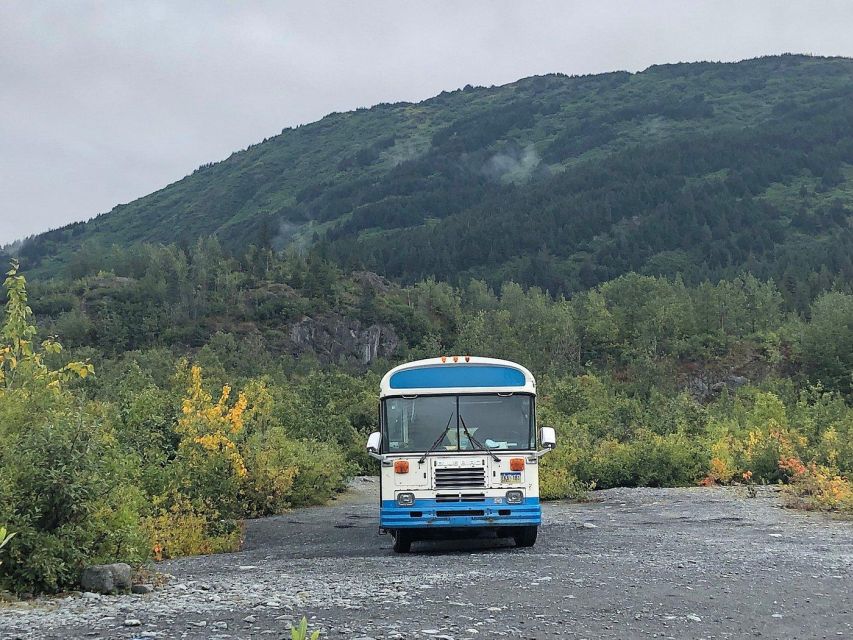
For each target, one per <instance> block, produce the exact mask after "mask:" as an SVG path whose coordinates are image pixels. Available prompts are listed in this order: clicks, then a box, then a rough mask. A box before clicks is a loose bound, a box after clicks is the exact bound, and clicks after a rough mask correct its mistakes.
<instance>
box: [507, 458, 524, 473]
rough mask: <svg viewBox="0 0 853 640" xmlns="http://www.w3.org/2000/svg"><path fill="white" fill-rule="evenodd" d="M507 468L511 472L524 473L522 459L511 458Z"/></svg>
mask: <svg viewBox="0 0 853 640" xmlns="http://www.w3.org/2000/svg"><path fill="white" fill-rule="evenodd" d="M509 468H510V470H512V471H524V458H511V459H510V461H509Z"/></svg>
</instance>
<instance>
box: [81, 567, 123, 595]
mask: <svg viewBox="0 0 853 640" xmlns="http://www.w3.org/2000/svg"><path fill="white" fill-rule="evenodd" d="M80 586H81V587H83V589H84V590H85V591H91V592H94V593H116V592H122V593H126V592H127V591H129V590H130V565H127V564H124V563H123V562H118V563H116V564H96V565H93V566H91V567H86V568H85V569H83V574H82V575H81V576H80Z"/></svg>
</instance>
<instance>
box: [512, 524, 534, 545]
mask: <svg viewBox="0 0 853 640" xmlns="http://www.w3.org/2000/svg"><path fill="white" fill-rule="evenodd" d="M538 531H539V527H537V526H535V525H534V526H532V527H519V528H518V530H517V531H516V532H515V534H514V535H513V536H512V537H513V538H515V546H516V547H532V546H533V545H534V544H536V533H537V532H538Z"/></svg>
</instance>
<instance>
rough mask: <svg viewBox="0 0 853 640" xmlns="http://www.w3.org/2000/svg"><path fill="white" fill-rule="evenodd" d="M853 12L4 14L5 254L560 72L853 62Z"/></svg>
mask: <svg viewBox="0 0 853 640" xmlns="http://www.w3.org/2000/svg"><path fill="white" fill-rule="evenodd" d="M851 24H853V3H850V2H847V1H846V0H839V1H834V2H831V1H823V2H809V3H780V2H775V1H772V2H771V1H759V2H749V3H745V2H740V1H737V2H735V1H704V2H683V1H678V2H675V1H666V2H664V1H660V2H651V1H648V2H636V1H627V0H626V1H622V2H613V1H611V2H606V1H599V2H565V1H541V2H530V3H519V2H511V1H506V0H505V1H500V2H491V1H469V2H464V3H462V2H455V1H443V2H431V3H420V4H415V3H401V2H397V1H396V0H394V1H392V0H388V1H375V0H362V1H360V2H358V3H355V2H317V1H312V2H287V3H282V2H278V1H275V2H273V1H270V2H239V3H237V2H234V3H231V2H200V1H199V2H189V1H186V2H172V1H162V2H154V1H150V2H145V3H141V2H130V1H127V2H118V1H103V2H70V3H66V2H59V1H57V2H32V0H6V1H4V2H3V3H0V243H2V242H8V241H11V240H13V239H15V238H19V237H22V236H24V235H28V234H31V233H35V232H39V231H43V230H46V229H47V228H50V227H56V226H60V225H62V224H65V223H67V222H70V221H72V220H79V219H86V218H89V217H91V216H93V215H96V214H98V213H101V212H104V211H108V210H109V209H111V208H112V207H113V206H114V205H116V204H118V203H121V202H127V201H130V200H132V199H134V198H136V197H139V196H142V195H145V194H146V193H149V192H151V191H154V190H156V189H158V188H160V187H162V186H164V185H165V184H167V183H169V182H172V181H174V180H177V179H180V178H181V177H183V176H184V175H186V174H188V173H190V172H191V171H192V170H193V169H194V168H196V167H197V166H199V165H200V164H203V163H205V162H210V161H213V160H218V159H222V158H225V157H227V156H228V155H229V154H230V153H231V152H232V151H234V150H236V149H240V148H244V147H246V146H247V145H249V144H252V143H254V142H257V141H259V140H261V139H263V138H265V137H268V136H270V135H274V134H276V133H278V132H279V131H281V129H282V128H283V127H286V126H291V125H295V124H299V123H304V122H309V121H312V120H316V119H318V118H320V117H322V116H323V115H325V114H326V113H328V112H330V111H344V110H348V109H353V108H356V107H360V106H369V105H372V104H375V103H377V102H390V101H397V100H420V99H423V98H426V97H429V96H431V95H434V94H437V93H439V92H440V91H442V90H444V89H448V90H450V89H454V88H458V87H461V86H464V85H465V84H469V83H470V84H475V85H491V84H502V83H505V82H511V81H513V80H515V79H518V78H520V77H524V76H529V75H533V74H541V73H548V72H555V71H559V72H563V73H570V74H572V73H574V74H580V73H597V72H602V71H610V70H614V69H627V70H631V71H636V70H640V69H643V68H645V67H647V66H649V65H651V64H655V63H661V62H678V61H687V60H704V59H707V60H737V59H742V58H748V57H755V56H759V55H763V54H768V53H782V52H786V51H792V52H803V53H814V54H823V55H853V40H851V38H850V37H849V28H850V25H851Z"/></svg>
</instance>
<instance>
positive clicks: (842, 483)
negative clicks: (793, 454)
mask: <svg viewBox="0 0 853 640" xmlns="http://www.w3.org/2000/svg"><path fill="white" fill-rule="evenodd" d="M779 466H780V468H782V469H783V470H785V471H786V472H787V473H789V474H790V477H789V480H790V484H788V485H787V486H786V487H785V491H786V493H787V494H788V495H789V496H790V497H791V498H792V504H793V506H796V507H798V508H801V509H816V510H819V511H842V512H846V513H853V482H851V481H850V480H849V479H848V478H845V477H843V476H841V475H839V474H838V473H837V472H836V471H835V470H833V469H830V468H829V467H825V466H823V465H818V464H815V463H811V464H808V465H805V464H803V463H802V462H800V461H799V460H798V459H783V460H780V461H779Z"/></svg>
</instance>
